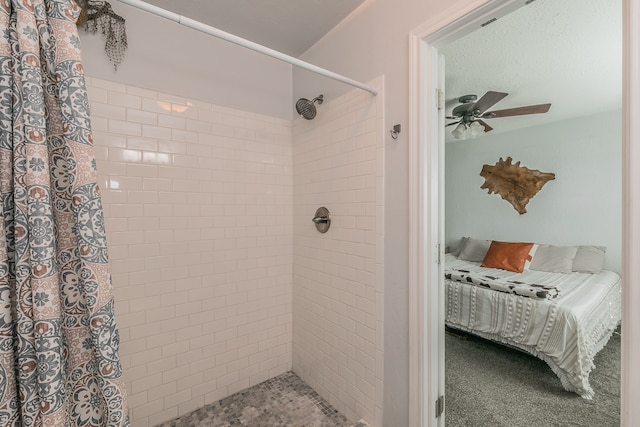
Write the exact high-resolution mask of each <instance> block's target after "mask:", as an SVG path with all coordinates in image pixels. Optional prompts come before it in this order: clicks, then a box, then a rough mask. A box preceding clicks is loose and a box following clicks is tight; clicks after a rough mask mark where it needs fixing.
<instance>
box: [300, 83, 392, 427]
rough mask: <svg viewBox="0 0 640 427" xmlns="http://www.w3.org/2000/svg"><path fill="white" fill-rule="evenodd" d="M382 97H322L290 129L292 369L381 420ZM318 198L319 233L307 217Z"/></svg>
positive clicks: (356, 414)
mask: <svg viewBox="0 0 640 427" xmlns="http://www.w3.org/2000/svg"><path fill="white" fill-rule="evenodd" d="M371 85H372V86H373V87H381V81H380V82H373V83H371ZM382 96H383V95H382V94H380V95H378V96H377V97H373V96H371V95H370V94H368V93H366V92H362V91H358V90H354V91H351V92H349V93H348V94H346V95H344V96H343V97H341V98H340V99H337V100H334V101H331V100H325V103H324V104H323V105H321V106H319V107H318V114H317V116H316V118H315V119H314V120H313V121H307V120H304V119H297V120H295V121H294V128H293V183H294V185H293V200H294V208H293V209H294V257H293V370H294V372H296V373H297V374H298V375H299V376H300V377H301V378H302V379H303V380H304V381H305V382H306V383H307V384H309V385H310V386H311V387H312V388H313V389H314V390H316V391H317V392H318V393H319V394H320V395H321V396H322V397H324V398H325V399H326V400H328V401H329V403H331V404H332V405H333V406H334V407H335V408H336V409H338V410H339V411H340V412H342V413H343V414H344V415H346V417H347V418H348V419H350V420H358V419H361V418H364V420H365V421H367V422H368V423H369V424H370V425H372V426H382V391H383V390H382V380H383V277H384V275H383V250H382V248H383V165H384V161H383V147H382V145H383V144H382V135H383V131H382V130H381V126H382V124H383V117H382V105H383V103H382ZM321 206H325V207H327V208H328V209H329V211H330V212H331V228H330V229H329V231H328V232H327V233H325V234H321V233H319V232H318V231H316V229H315V227H314V224H313V222H312V221H311V219H312V218H313V216H314V213H315V211H316V209H317V208H319V207H321Z"/></svg>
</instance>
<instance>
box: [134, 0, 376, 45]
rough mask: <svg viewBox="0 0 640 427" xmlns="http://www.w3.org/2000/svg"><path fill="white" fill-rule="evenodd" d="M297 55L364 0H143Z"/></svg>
mask: <svg viewBox="0 0 640 427" xmlns="http://www.w3.org/2000/svg"><path fill="white" fill-rule="evenodd" d="M144 1H145V2H146V3H149V4H153V5H155V6H158V7H161V8H163V9H166V10H169V11H171V12H174V13H177V14H179V15H183V16H186V17H188V18H191V19H195V20H196V21H200V22H202V23H204V24H207V25H211V26H212V27H215V28H218V29H220V30H223V31H226V32H228V33H231V34H234V35H236V36H239V37H242V38H245V39H247V40H251V41H253V42H255V43H258V44H261V45H263V46H267V47H270V48H271V49H275V50H278V51H280V52H283V53H286V54H288V55H291V56H294V57H298V56H300V55H301V54H302V53H304V52H305V51H306V50H307V49H309V48H310V47H311V46H313V44H314V43H315V42H317V41H318V40H320V39H321V38H322V37H323V36H324V35H325V34H326V33H327V32H329V30H331V29H332V28H333V27H335V26H336V25H338V24H339V23H340V21H342V20H343V19H344V18H346V17H347V16H348V15H349V14H350V13H351V12H353V11H354V10H355V9H356V8H358V6H360V5H361V4H362V3H364V0H144Z"/></svg>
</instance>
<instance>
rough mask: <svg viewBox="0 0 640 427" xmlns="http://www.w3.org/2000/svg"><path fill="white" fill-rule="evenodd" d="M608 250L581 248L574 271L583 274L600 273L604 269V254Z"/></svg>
mask: <svg viewBox="0 0 640 427" xmlns="http://www.w3.org/2000/svg"><path fill="white" fill-rule="evenodd" d="M606 251H607V248H605V247H604V246H580V247H578V252H577V254H576V257H575V259H574V260H573V265H572V270H573V271H579V272H581V273H599V272H600V271H602V269H603V268H604V258H605V256H604V254H605V252H606Z"/></svg>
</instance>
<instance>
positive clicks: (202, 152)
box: [87, 78, 293, 427]
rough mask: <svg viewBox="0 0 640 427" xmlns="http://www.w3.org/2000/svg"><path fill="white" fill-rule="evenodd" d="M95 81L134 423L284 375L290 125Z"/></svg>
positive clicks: (91, 90)
mask: <svg viewBox="0 0 640 427" xmlns="http://www.w3.org/2000/svg"><path fill="white" fill-rule="evenodd" d="M87 85H88V94H89V99H90V102H91V113H92V114H91V115H92V126H93V136H94V141H95V152H96V160H97V166H98V172H99V184H100V187H101V190H102V200H103V205H104V211H105V226H106V229H107V240H108V242H109V258H110V261H111V268H112V272H113V286H114V292H115V301H116V319H117V322H118V326H119V328H120V338H121V347H120V349H121V353H120V356H121V358H122V364H123V369H124V374H123V375H124V379H125V382H126V385H127V391H128V394H129V407H130V409H131V415H132V426H133V427H148V426H153V425H156V424H158V423H160V422H163V421H167V420H169V419H172V418H175V417H177V416H180V415H184V414H186V413H188V412H190V411H192V410H195V409H197V408H199V407H201V406H204V405H206V404H209V403H213V402H214V401H216V400H219V399H221V398H223V397H226V396H228V395H230V394H233V393H235V392H238V391H240V390H242V389H244V388H247V387H250V386H252V385H255V384H258V383H260V382H262V381H265V380H267V379H269V378H271V377H273V376H275V375H278V374H281V373H283V372H286V371H289V370H290V369H291V366H292V347H291V346H292V325H291V323H292V311H291V310H292V308H291V303H292V301H291V299H292V295H291V280H292V279H291V278H292V265H291V264H292V246H293V241H292V233H293V227H292V222H293V218H292V183H291V173H292V171H291V160H292V151H291V122H290V121H289V120H282V119H277V118H273V117H270V116H264V115H259V114H255V113H249V112H245V111H240V110H234V109H230V108H227V107H220V106H217V105H213V104H209V103H205V102H201V101H196V100H193V99H187V98H181V97H175V96H172V95H167V94H165V93H162V92H157V91H150V90H145V89H140V88H137V87H135V86H131V85H123V84H118V83H114V82H110V81H105V80H102V79H97V78H88V79H87Z"/></svg>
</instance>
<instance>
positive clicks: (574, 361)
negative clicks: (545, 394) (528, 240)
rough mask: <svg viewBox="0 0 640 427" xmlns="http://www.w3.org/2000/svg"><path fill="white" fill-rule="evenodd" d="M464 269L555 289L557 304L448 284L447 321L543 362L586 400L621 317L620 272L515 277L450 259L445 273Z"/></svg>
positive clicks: (533, 273) (527, 273)
mask: <svg viewBox="0 0 640 427" xmlns="http://www.w3.org/2000/svg"><path fill="white" fill-rule="evenodd" d="M449 268H452V269H465V270H469V271H472V272H481V273H482V274H488V275H491V276H495V277H498V278H500V279H505V280H523V281H525V282H528V281H531V282H534V283H540V284H545V285H549V286H555V287H557V288H558V289H560V290H561V296H560V297H558V298H557V299H554V300H544V299H534V298H523V297H520V296H517V295H512V294H509V293H504V292H497V291H494V290H490V289H486V288H482V287H478V286H470V285H466V284H464V283H461V282H457V281H453V280H445V284H446V286H445V322H446V324H447V325H448V326H450V327H453V328H458V329H462V330H465V331H469V332H473V333H474V334H477V335H479V336H481V337H484V338H488V339H491V340H494V341H498V342H502V343H506V344H509V345H512V346H515V347H518V348H520V349H522V350H525V351H527V352H529V353H531V354H533V355H534V356H536V357H538V358H540V359H542V360H544V361H545V362H546V363H547V364H548V365H549V366H550V367H551V369H552V370H553V372H555V374H556V375H557V376H558V377H559V378H560V380H561V382H562V385H563V386H564V388H565V389H566V390H568V391H573V392H576V393H578V394H579V395H580V396H582V397H583V398H585V399H591V398H592V397H593V395H594V392H593V389H592V388H591V386H590V385H589V373H590V372H591V370H592V369H593V368H594V364H593V358H594V357H595V355H596V353H598V351H600V350H601V349H602V347H604V345H605V344H606V343H607V341H608V340H609V338H610V337H611V335H612V333H613V330H614V329H615V328H616V326H617V325H618V324H619V323H620V318H621V279H620V276H619V275H618V274H617V273H614V272H611V271H602V272H600V273H598V274H588V273H571V274H564V273H547V272H544V271H534V270H529V271H525V272H524V273H521V274H519V273H513V272H510V271H505V270H500V269H489V268H482V267H480V264H479V263H472V262H468V261H463V260H458V259H457V258H456V257H454V256H453V255H450V254H448V255H447V256H446V267H445V269H449Z"/></svg>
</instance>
